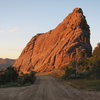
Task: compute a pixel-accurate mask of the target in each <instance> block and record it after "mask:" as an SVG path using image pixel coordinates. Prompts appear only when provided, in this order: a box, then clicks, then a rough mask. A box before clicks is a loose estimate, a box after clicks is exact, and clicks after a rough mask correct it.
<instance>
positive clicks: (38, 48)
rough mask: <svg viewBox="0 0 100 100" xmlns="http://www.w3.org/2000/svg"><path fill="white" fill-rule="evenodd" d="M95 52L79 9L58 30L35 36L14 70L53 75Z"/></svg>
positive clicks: (87, 27) (87, 26)
mask: <svg viewBox="0 0 100 100" xmlns="http://www.w3.org/2000/svg"><path fill="white" fill-rule="evenodd" d="M91 51H92V47H91V44H90V30H89V25H88V24H87V21H86V19H85V16H84V15H83V11H82V9H81V8H75V9H74V10H73V12H72V13H70V14H69V15H68V16H67V17H66V18H65V19H64V20H63V21H62V22H61V23H60V24H59V25H58V26H57V27H56V28H55V29H53V30H50V31H49V32H46V33H42V34H37V35H36V36H34V37H33V38H32V39H31V40H30V42H29V43H28V44H27V46H26V47H25V48H24V50H23V51H22V53H21V55H20V56H19V58H18V59H17V61H16V62H15V64H14V66H15V67H16V68H17V69H18V70H21V71H23V72H27V71H30V70H35V71H51V70H53V69H55V68H61V67H62V66H63V65H65V64H68V63H69V62H70V61H72V60H78V59H80V54H84V55H85V56H91Z"/></svg>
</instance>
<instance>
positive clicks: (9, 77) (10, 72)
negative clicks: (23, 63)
mask: <svg viewBox="0 0 100 100" xmlns="http://www.w3.org/2000/svg"><path fill="white" fill-rule="evenodd" d="M17 78H18V73H17V71H16V70H15V69H14V68H13V67H11V66H10V67H8V68H7V69H6V70H5V71H4V72H3V73H2V74H1V75H0V84H7V83H9V82H15V81H16V80H17Z"/></svg>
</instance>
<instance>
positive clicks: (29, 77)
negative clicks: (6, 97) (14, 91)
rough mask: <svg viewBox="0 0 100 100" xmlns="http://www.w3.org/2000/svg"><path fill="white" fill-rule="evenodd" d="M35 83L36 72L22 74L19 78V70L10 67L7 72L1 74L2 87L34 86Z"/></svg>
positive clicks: (0, 84) (0, 82)
mask: <svg viewBox="0 0 100 100" xmlns="http://www.w3.org/2000/svg"><path fill="white" fill-rule="evenodd" d="M34 81H35V72H33V71H32V72H30V74H22V75H21V76H19V74H18V72H17V70H16V69H15V68H14V67H12V66H10V67H8V68H7V69H6V70H5V71H1V72H0V87H10V86H24V85H29V84H33V83H34Z"/></svg>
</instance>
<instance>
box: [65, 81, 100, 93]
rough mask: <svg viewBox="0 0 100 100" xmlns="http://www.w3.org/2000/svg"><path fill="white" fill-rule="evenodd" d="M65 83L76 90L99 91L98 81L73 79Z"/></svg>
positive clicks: (99, 84)
mask: <svg viewBox="0 0 100 100" xmlns="http://www.w3.org/2000/svg"><path fill="white" fill-rule="evenodd" d="M66 82H67V84H69V85H71V86H73V87H75V88H78V89H84V90H93V91H100V80H87V79H74V80H66Z"/></svg>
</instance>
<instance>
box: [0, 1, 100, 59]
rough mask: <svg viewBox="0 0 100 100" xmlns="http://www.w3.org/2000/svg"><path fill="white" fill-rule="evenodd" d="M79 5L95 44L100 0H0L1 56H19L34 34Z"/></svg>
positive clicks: (99, 28)
mask: <svg viewBox="0 0 100 100" xmlns="http://www.w3.org/2000/svg"><path fill="white" fill-rule="evenodd" d="M77 7H78V8H82V10H83V12H84V15H85V16H86V19H87V22H88V24H89V25H90V30H91V45H92V47H93V48H94V47H96V45H97V43H98V42H100V39H99V38H100V0H0V58H12V59H17V58H18V57H19V55H20V54H21V52H22V50H23V48H24V47H25V46H26V44H27V43H28V42H29V40H30V39H31V38H32V37H33V36H34V35H36V34H37V33H43V32H47V31H49V30H51V29H53V28H55V27H56V26H57V25H58V24H59V23H60V22H61V21H62V20H63V19H64V18H65V17H66V16H67V15H68V14H69V13H71V12H72V11H73V9H74V8H77Z"/></svg>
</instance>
